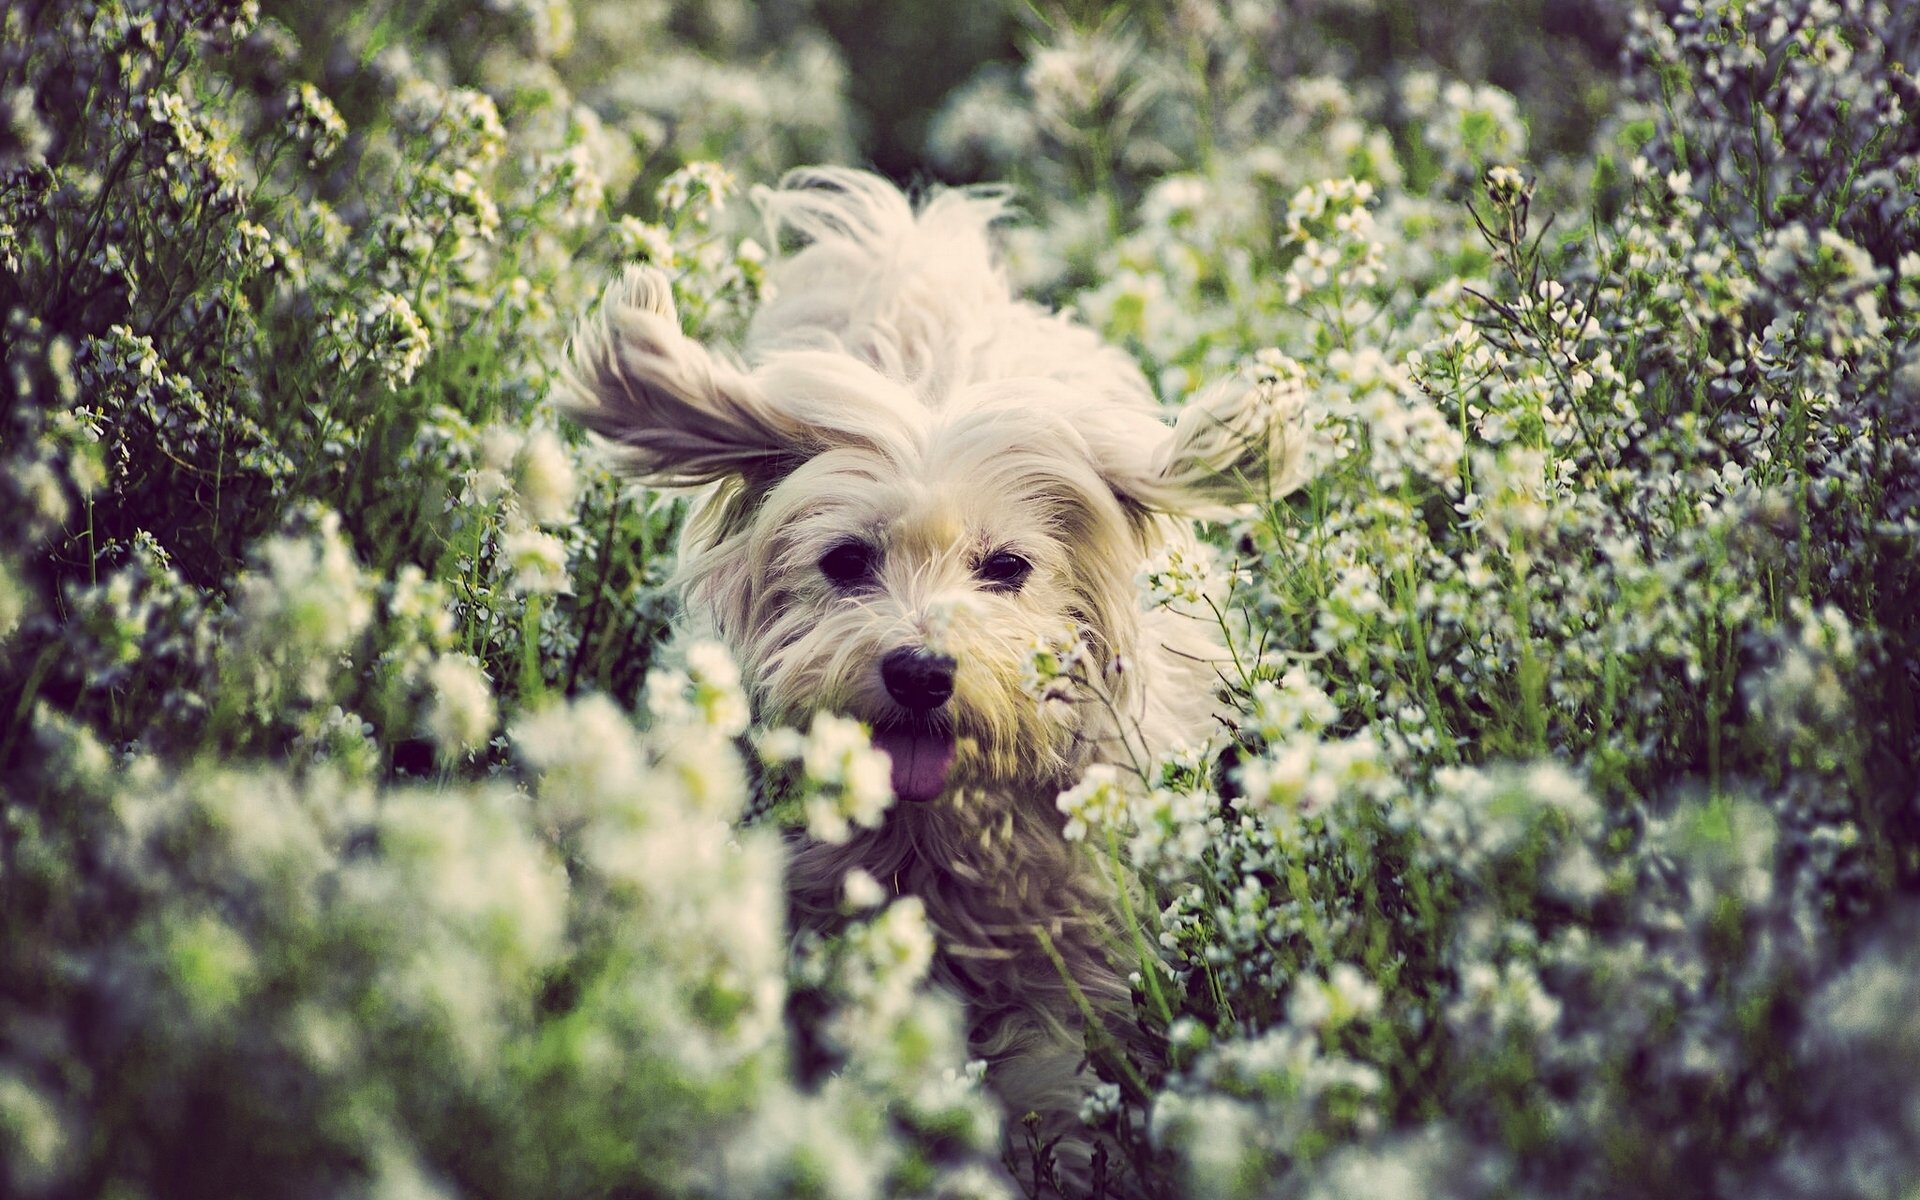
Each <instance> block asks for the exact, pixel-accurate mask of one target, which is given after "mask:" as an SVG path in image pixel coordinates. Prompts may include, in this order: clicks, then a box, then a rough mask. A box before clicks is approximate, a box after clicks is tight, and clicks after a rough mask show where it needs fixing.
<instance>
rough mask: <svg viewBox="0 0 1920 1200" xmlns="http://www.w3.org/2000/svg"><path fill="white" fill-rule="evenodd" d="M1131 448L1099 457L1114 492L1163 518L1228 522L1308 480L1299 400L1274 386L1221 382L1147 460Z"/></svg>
mask: <svg viewBox="0 0 1920 1200" xmlns="http://www.w3.org/2000/svg"><path fill="white" fill-rule="evenodd" d="M1090 440H1095V442H1096V453H1098V445H1097V439H1090ZM1127 441H1128V443H1129V444H1128V445H1127V446H1126V447H1125V448H1124V449H1121V448H1116V450H1117V451H1118V452H1116V453H1109V454H1099V457H1100V458H1101V459H1102V460H1103V462H1102V469H1103V471H1104V472H1105V474H1106V476H1107V479H1108V482H1109V484H1110V485H1111V486H1112V487H1113V489H1114V491H1116V492H1118V493H1119V494H1120V495H1121V496H1123V497H1125V498H1126V499H1128V500H1131V501H1132V502H1134V503H1136V504H1138V505H1140V506H1141V507H1143V508H1147V509H1151V510H1153V511H1156V512H1165V513H1176V514H1179V515H1182V516H1190V517H1220V516H1225V515H1228V514H1230V513H1231V512H1232V511H1233V510H1234V509H1236V508H1239V507H1241V506H1243V505H1245V504H1248V503H1251V502H1256V501H1269V502H1270V501H1273V500H1277V499H1279V498H1280V497H1282V496H1284V495H1286V494H1287V493H1289V492H1291V491H1293V490H1294V489H1295V488H1297V487H1299V486H1300V485H1301V484H1302V483H1304V482H1305V481H1306V478H1307V470H1306V428H1305V420H1304V413H1303V411H1302V406H1301V404H1300V397H1299V394H1298V392H1297V391H1295V390H1293V389H1291V388H1288V387H1287V386H1286V385H1284V384H1280V383H1277V382H1275V381H1273V380H1257V381H1256V380H1248V379H1245V378H1240V377H1235V378H1230V379H1224V380H1221V381H1220V382H1218V383H1215V384H1212V385H1210V386H1208V387H1207V388H1205V389H1203V390H1202V391H1201V392H1200V393H1199V394H1198V395H1196V396H1195V397H1194V398H1193V399H1192V400H1190V401H1188V402H1187V406H1186V408H1185V409H1184V410H1183V411H1182V412H1181V413H1180V417H1179V419H1178V420H1177V421H1176V422H1175V423H1174V426H1173V428H1172V429H1170V430H1169V429H1166V428H1165V427H1164V426H1163V427H1161V429H1160V431H1159V432H1158V433H1157V434H1156V436H1155V437H1154V438H1153V440H1152V444H1151V447H1150V449H1148V450H1147V452H1146V453H1142V452H1141V450H1142V447H1140V445H1139V443H1138V442H1136V441H1134V440H1133V439H1127Z"/></svg>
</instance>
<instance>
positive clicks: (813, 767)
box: [763, 713, 894, 843]
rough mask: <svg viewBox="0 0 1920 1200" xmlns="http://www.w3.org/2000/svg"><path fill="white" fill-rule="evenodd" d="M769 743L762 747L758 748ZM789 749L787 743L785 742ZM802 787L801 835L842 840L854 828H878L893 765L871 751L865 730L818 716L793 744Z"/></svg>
mask: <svg viewBox="0 0 1920 1200" xmlns="http://www.w3.org/2000/svg"><path fill="white" fill-rule="evenodd" d="M771 745H772V743H771V742H769V743H763V750H765V749H767V748H768V747H769V746H771ZM788 745H789V746H791V743H790V742H789V743H788ZM799 751H800V753H799V758H800V766H801V769H802V770H803V771H804V772H805V773H806V783H807V784H808V785H809V786H808V791H807V796H806V799H805V801H804V804H803V808H804V811H805V814H806V821H807V832H808V833H810V834H812V835H813V836H814V837H816V838H819V839H820V840H821V841H823V842H834V843H839V842H844V841H846V840H847V839H848V838H849V837H851V836H853V830H854V827H855V826H858V827H860V828H863V829H878V828H879V827H880V822H881V821H882V820H883V819H884V818H885V816H886V812H887V809H888V808H890V807H891V806H892V804H893V800H894V795H893V766H892V763H891V762H890V761H889V760H888V758H887V756H886V754H884V753H883V752H881V751H879V750H876V749H874V747H873V742H872V740H871V739H870V738H869V737H868V735H867V731H866V729H865V727H863V726H862V725H861V724H860V723H859V722H858V721H855V720H852V719H850V718H848V717H842V716H839V715H837V714H834V713H818V714H816V715H815V716H814V718H813V724H812V726H811V727H810V728H809V729H808V730H807V736H806V738H805V740H804V742H802V743H801V744H800V746H799Z"/></svg>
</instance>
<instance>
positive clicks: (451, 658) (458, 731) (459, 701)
mask: <svg viewBox="0 0 1920 1200" xmlns="http://www.w3.org/2000/svg"><path fill="white" fill-rule="evenodd" d="M427 686H428V687H430V688H431V689H433V695H432V697H431V698H430V699H429V700H428V702H427V712H426V718H425V720H426V726H427V733H428V736H430V737H432V738H433V742H434V745H436V746H438V747H439V748H440V753H441V755H442V756H443V757H445V758H449V759H451V758H454V757H456V756H457V755H460V754H463V753H465V752H466V751H469V750H474V749H477V748H479V747H480V746H483V745H485V744H486V740H487V738H488V737H489V736H490V735H491V734H492V733H493V727H494V723H495V722H496V721H497V720H498V719H499V714H498V712H497V710H496V709H495V707H494V700H493V689H492V688H490V687H489V686H488V685H487V677H486V674H485V673H484V672H482V671H481V669H480V664H479V663H478V662H476V661H474V660H473V659H471V658H469V657H467V656H465V655H459V654H443V655H441V656H440V657H438V658H436V659H434V660H433V665H432V666H430V667H428V668H427Z"/></svg>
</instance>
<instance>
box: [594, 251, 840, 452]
mask: <svg viewBox="0 0 1920 1200" xmlns="http://www.w3.org/2000/svg"><path fill="white" fill-rule="evenodd" d="M561 394H562V396H563V399H562V400H561V407H562V410H563V411H564V412H566V413H567V415H568V416H570V417H572V418H573V419H574V420H576V421H578V422H579V423H580V424H582V425H584V426H586V427H587V428H588V429H591V430H593V431H594V432H595V433H598V434H600V435H601V436H602V437H604V438H606V439H607V440H608V441H609V442H611V443H612V445H613V450H614V453H615V455H616V457H617V459H618V461H619V463H620V465H621V467H622V468H624V469H625V470H627V471H628V472H630V473H631V474H633V475H634V476H635V477H636V478H638V479H640V480H642V481H643V482H645V483H648V484H650V485H652V486H655V487H693V486H697V485H700V484H705V483H712V482H714V481H715V480H719V479H726V478H730V477H737V478H741V479H744V480H746V481H747V482H748V483H749V484H755V483H763V482H767V481H770V480H773V479H776V478H778V477H779V476H781V475H784V474H785V473H786V472H788V471H790V470H792V469H793V467H794V466H796V465H797V464H798V463H799V462H800V460H802V459H804V458H806V457H808V455H809V454H810V453H811V452H812V451H813V450H814V449H816V448H817V447H815V446H814V445H813V442H814V440H815V439H814V438H813V437H812V436H810V431H809V429H808V427H807V426H806V424H805V423H804V422H801V421H799V420H796V419H795V418H794V417H793V415H792V414H789V413H786V412H784V411H782V410H781V409H780V407H779V406H777V405H775V404H772V403H770V402H769V401H768V399H767V396H766V394H765V393H764V392H763V391H762V389H761V388H760V387H759V385H758V384H757V383H756V382H755V381H754V379H753V378H752V377H751V376H749V375H748V374H747V373H746V372H744V371H742V370H740V369H739V368H737V367H735V366H733V365H732V364H730V363H727V362H724V361H722V360H720V359H718V358H716V357H714V356H713V355H712V354H710V353H708V351H707V349H706V347H704V346H702V345H700V344H699V343H698V342H696V341H694V340H693V339H692V338H689V337H687V336H686V335H685V334H683V333H681V332H680V322H679V319H678V318H677V317H675V315H674V311H673V289H672V286H671V285H670V284H669V283H668V281H667V277H666V276H665V275H664V274H662V273H661V272H660V271H659V270H657V269H656V268H653V267H646V266H630V267H628V268H627V269H626V272H625V273H624V274H622V275H621V277H620V278H618V279H616V280H614V281H613V283H611V284H609V285H608V287H607V290H606V293H605V295H603V296H602V297H601V300H600V308H599V311H598V312H597V313H596V314H594V315H593V316H591V317H589V318H587V319H586V320H585V321H583V322H581V324H580V326H579V327H578V328H577V329H576V330H575V331H574V338H573V355H572V361H571V363H570V364H569V366H568V368H567V371H566V374H565V376H564V378H563V380H562V383H561Z"/></svg>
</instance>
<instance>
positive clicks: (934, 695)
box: [880, 646, 953, 712]
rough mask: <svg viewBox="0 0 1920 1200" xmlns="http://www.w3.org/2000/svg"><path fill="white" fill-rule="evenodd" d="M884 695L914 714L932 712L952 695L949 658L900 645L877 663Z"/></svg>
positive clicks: (951, 673)
mask: <svg viewBox="0 0 1920 1200" xmlns="http://www.w3.org/2000/svg"><path fill="white" fill-rule="evenodd" d="M880 679H881V681H882V682H884V683H885V684H886V685H887V694H888V695H889V696H892V697H893V698H894V699H895V700H897V701H898V702H899V703H900V704H901V705H902V706H904V707H906V708H910V709H912V710H913V711H914V712H932V711H933V710H934V709H936V708H939V707H940V706H941V705H942V704H945V703H946V702H947V700H948V699H949V698H950V697H951V696H952V695H953V659H952V658H950V657H948V656H947V655H945V654H935V653H933V652H932V651H929V650H917V649H914V648H912V647H909V646H902V647H901V648H900V649H898V650H891V651H888V653H887V656H886V657H885V658H883V659H881V660H880Z"/></svg>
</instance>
